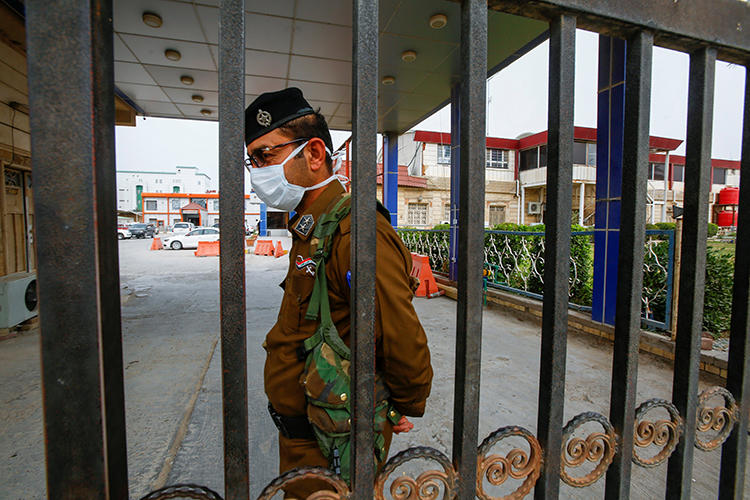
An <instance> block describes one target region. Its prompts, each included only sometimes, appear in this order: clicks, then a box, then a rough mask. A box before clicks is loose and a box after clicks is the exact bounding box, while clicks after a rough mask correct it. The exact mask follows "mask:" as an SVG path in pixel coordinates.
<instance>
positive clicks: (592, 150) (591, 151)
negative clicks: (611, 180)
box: [586, 142, 596, 167]
mask: <svg viewBox="0 0 750 500" xmlns="http://www.w3.org/2000/svg"><path fill="white" fill-rule="evenodd" d="M586 149H587V151H588V154H587V155H586V165H588V166H589V167H596V143H595V142H589V143H588V144H586Z"/></svg>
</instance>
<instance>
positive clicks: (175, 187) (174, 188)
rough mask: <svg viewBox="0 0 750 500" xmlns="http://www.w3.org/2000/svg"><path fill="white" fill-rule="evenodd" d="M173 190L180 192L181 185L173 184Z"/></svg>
mask: <svg viewBox="0 0 750 500" xmlns="http://www.w3.org/2000/svg"><path fill="white" fill-rule="evenodd" d="M172 192H173V193H179V192H180V186H172Z"/></svg>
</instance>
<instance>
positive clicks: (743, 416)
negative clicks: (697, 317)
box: [719, 67, 750, 500]
mask: <svg viewBox="0 0 750 500" xmlns="http://www.w3.org/2000/svg"><path fill="white" fill-rule="evenodd" d="M743 179H744V181H743ZM738 212H739V213H738V214H737V216H738V218H739V221H738V223H737V247H736V248H735V259H734V292H733V297H732V326H731V333H730V338H729V362H728V367H727V390H728V391H729V392H731V393H732V395H733V396H734V397H735V400H736V401H738V402H739V405H740V418H739V421H738V422H737V426H736V427H735V428H734V431H732V433H731V434H730V435H729V438H728V439H727V441H726V442H725V443H724V447H723V449H722V450H721V475H720V479H719V498H721V499H730V498H731V499H734V500H740V499H742V498H744V496H743V494H744V491H743V490H744V487H745V483H744V481H745V457H746V454H747V429H748V422H747V416H748V414H750V314H748V313H749V312H750V219H748V217H750V67H746V68H745V116H744V124H743V131H742V160H741V163H740V206H739V210H738Z"/></svg>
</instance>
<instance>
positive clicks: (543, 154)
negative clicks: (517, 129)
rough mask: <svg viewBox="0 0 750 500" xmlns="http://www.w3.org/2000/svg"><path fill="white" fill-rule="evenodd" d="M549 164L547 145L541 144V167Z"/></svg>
mask: <svg viewBox="0 0 750 500" xmlns="http://www.w3.org/2000/svg"><path fill="white" fill-rule="evenodd" d="M546 166H547V145H546V144H545V145H544V146H539V168H542V167H546Z"/></svg>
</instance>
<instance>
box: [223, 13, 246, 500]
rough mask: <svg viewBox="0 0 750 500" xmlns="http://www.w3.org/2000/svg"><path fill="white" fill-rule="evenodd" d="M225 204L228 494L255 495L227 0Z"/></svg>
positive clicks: (240, 43)
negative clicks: (250, 456)
mask: <svg viewBox="0 0 750 500" xmlns="http://www.w3.org/2000/svg"><path fill="white" fill-rule="evenodd" d="M219 16H220V17H219V206H220V207H221V212H222V214H221V234H220V236H219V238H220V247H221V252H220V254H219V273H220V277H221V284H220V295H221V387H222V408H223V423H224V488H225V490H224V496H225V498H226V499H227V500H246V499H247V498H248V497H249V494H250V492H249V489H248V488H249V472H248V466H249V459H248V454H249V451H248V416H247V412H248V410H247V339H246V333H247V326H246V310H245V307H246V306H245V177H244V176H245V170H244V169H243V168H242V166H243V164H244V153H243V150H244V145H245V142H244V141H245V136H244V131H245V113H244V109H245V12H244V1H243V0H221V9H220V14H219Z"/></svg>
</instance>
